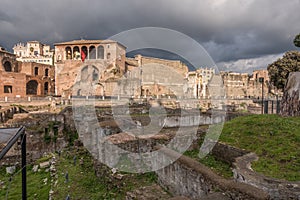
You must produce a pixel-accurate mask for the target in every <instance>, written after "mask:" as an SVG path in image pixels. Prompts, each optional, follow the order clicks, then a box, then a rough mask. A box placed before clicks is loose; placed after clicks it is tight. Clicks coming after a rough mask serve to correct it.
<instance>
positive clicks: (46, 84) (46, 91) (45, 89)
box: [44, 82, 49, 95]
mask: <svg viewBox="0 0 300 200" xmlns="http://www.w3.org/2000/svg"><path fill="white" fill-rule="evenodd" d="M48 93H49V83H48V82H46V83H44V95H48Z"/></svg>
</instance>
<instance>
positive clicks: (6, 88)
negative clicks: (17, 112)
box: [4, 85, 12, 93]
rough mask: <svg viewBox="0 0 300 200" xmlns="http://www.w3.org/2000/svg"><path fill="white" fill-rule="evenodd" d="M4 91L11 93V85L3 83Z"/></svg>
mask: <svg viewBox="0 0 300 200" xmlns="http://www.w3.org/2000/svg"><path fill="white" fill-rule="evenodd" d="M4 93H12V86H11V85H4Z"/></svg>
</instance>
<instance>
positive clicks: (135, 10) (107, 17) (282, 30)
mask: <svg viewBox="0 0 300 200" xmlns="http://www.w3.org/2000/svg"><path fill="white" fill-rule="evenodd" d="M299 8H300V0H288V1H282V0H151V1H150V0H47V1H44V0H26V1H24V0H1V6H0V46H3V47H5V48H6V49H8V50H9V51H12V50H11V48H12V47H13V45H14V44H15V43H18V42H26V41H28V40H40V41H42V42H44V43H47V44H53V43H55V42H60V41H68V40H73V39H80V38H82V37H83V38H85V39H105V38H108V37H111V36H112V35H115V34H118V33H119V32H122V31H125V30H128V29H132V28H138V27H145V26H153V27H163V28H169V29H173V30H176V31H179V32H182V33H184V34H186V35H188V36H189V37H191V38H193V39H195V40H196V41H198V42H199V43H200V44H201V45H203V46H204V48H205V49H206V50H207V51H208V53H209V54H210V55H211V57H212V58H213V60H214V61H215V62H216V63H217V65H218V66H219V68H221V69H226V70H232V71H252V70H253V69H257V68H266V67H267V66H266V65H267V64H268V63H271V62H273V61H274V60H276V59H277V58H279V57H280V56H282V54H283V53H284V52H285V51H288V50H294V49H296V48H295V47H294V46H293V39H294V37H295V35H296V34H298V33H299V32H300V12H299ZM174 42H176V41H174Z"/></svg>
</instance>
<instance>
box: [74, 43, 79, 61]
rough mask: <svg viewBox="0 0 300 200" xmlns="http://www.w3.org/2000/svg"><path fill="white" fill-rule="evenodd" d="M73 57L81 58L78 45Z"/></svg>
mask: <svg viewBox="0 0 300 200" xmlns="http://www.w3.org/2000/svg"><path fill="white" fill-rule="evenodd" d="M73 58H74V60H80V49H79V47H78V46H75V47H74V48H73Z"/></svg>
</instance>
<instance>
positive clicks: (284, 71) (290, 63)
mask: <svg viewBox="0 0 300 200" xmlns="http://www.w3.org/2000/svg"><path fill="white" fill-rule="evenodd" d="M296 71H300V52H299V51H288V52H286V53H285V54H284V56H283V58H280V59H278V60H277V61H275V62H274V63H272V64H270V65H269V66H268V72H269V76H270V82H271V83H272V84H273V85H274V86H275V87H277V88H278V89H281V90H282V89H283V88H284V86H285V84H286V82H287V79H288V76H289V73H290V72H296Z"/></svg>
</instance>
